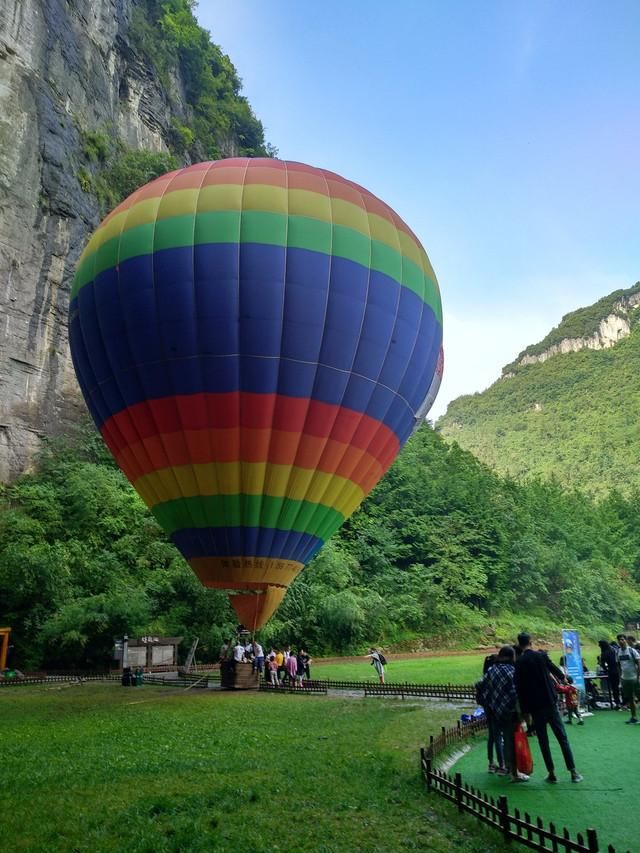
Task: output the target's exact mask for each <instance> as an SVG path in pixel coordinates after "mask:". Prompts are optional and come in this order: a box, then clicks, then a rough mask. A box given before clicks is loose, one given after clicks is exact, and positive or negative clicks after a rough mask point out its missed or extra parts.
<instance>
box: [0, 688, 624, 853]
mask: <svg viewBox="0 0 640 853" xmlns="http://www.w3.org/2000/svg"><path fill="white" fill-rule="evenodd" d="M459 713H460V710H459V709H457V710H456V709H446V708H441V707H438V706H435V705H434V704H428V703H415V704H413V703H409V702H402V701H395V700H388V699H369V700H365V699H361V698H358V699H354V698H351V699H347V698H345V699H334V698H330V697H316V696H295V695H277V694H274V695H264V694H262V695H260V694H258V693H223V692H218V691H201V692H198V693H196V692H195V691H191V692H183V691H180V692H178V691H176V690H170V689H168V688H167V689H165V690H163V689H162V688H160V687H153V686H145V687H140V688H137V689H135V690H132V689H124V688H122V687H120V686H119V685H116V684H109V685H93V684H86V685H84V686H80V685H73V686H69V687H47V688H43V687H42V688H41V687H24V688H13V689H7V688H5V689H3V690H2V691H0V718H1V719H2V726H1V730H2V743H1V747H0V748H1V750H2V760H1V761H0V791H2V796H0V849H1V850H3V851H5V850H6V851H9V850H11V851H12V852H13V851H19V850H28V851H30V852H32V853H36V852H37V853H45V851H46V853H51V851H123V850H126V851H128V852H129V851H149V853H162V851H192V850H193V851H199V850H202V851H205V850H206V851H209V850H226V851H240V850H241V851H243V853H244V851H263V850H264V851H266V850H286V851H297V850H303V851H304V850H310V851H398V850H402V849H418V848H420V849H423V850H429V851H441V852H442V853H445V851H446V853H450V851H453V850H455V851H461V853H466V851H468V853H475V851H477V853H480V851H484V853H490V851H496V853H498V852H499V851H505V850H507V849H508V848H507V847H505V846H504V844H503V842H502V839H501V837H500V836H499V835H498V834H497V833H495V832H492V831H491V830H489V829H485V828H484V827H482V826H481V825H479V824H478V823H477V822H476V821H474V820H473V819H472V818H471V817H469V816H459V815H458V814H457V813H456V811H455V809H453V808H451V807H450V806H449V804H448V803H446V802H444V801H442V800H441V799H439V798H438V797H436V796H435V795H431V796H429V795H427V793H426V790H425V788H424V785H423V783H422V780H421V778H420V772H419V747H420V745H421V744H424V743H425V741H426V739H427V736H428V734H430V733H436V732H438V730H439V728H440V726H441V725H447V724H451V723H452V722H453V721H454V719H455V718H457V716H458V715H459ZM628 734H630V735H634V734H636V735H639V736H640V732H629V733H628Z"/></svg>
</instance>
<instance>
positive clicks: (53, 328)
mask: <svg viewBox="0 0 640 853" xmlns="http://www.w3.org/2000/svg"><path fill="white" fill-rule="evenodd" d="M173 5H174V6H176V4H175V3H174V4H173ZM178 5H180V4H178ZM182 5H183V6H184V7H185V8H184V9H180V10H179V13H180V14H181V16H182V17H181V19H180V20H181V22H184V21H185V20H186V23H187V26H188V27H189V28H190V29H188V31H187V32H188V33H190V34H191V35H192V36H193V34H194V33H195V38H194V41H196V42H197V43H198V44H200V45H201V44H202V38H200V40H199V41H198V37H200V36H201V35H202V32H204V31H199V28H198V25H197V21H196V20H195V18H193V16H192V14H191V11H190V6H189V4H188V3H187V2H185V3H183V4H182ZM162 14H167V13H166V12H165V11H163V7H162V5H161V4H158V3H157V2H155V0H92V2H91V3H87V2H85V0H0V482H2V481H7V480H10V479H12V478H13V477H15V476H16V475H18V474H19V473H21V472H22V471H24V470H26V469H28V468H29V466H30V464H31V463H32V461H33V458H34V456H35V454H36V452H37V450H38V448H39V446H40V443H41V440H42V437H43V436H45V435H55V434H57V433H60V432H64V431H66V430H67V429H68V428H69V427H70V425H71V424H72V423H74V422H77V420H78V419H79V417H80V416H81V415H84V413H85V408H84V403H83V402H82V400H81V398H80V394H79V390H78V388H77V385H76V381H75V376H74V372H73V367H72V364H71V360H70V356H69V348H68V343H67V308H68V299H69V287H70V282H71V279H72V277H73V272H74V268H75V264H76V261H77V259H78V256H79V254H80V252H81V250H82V248H83V245H84V243H85V241H86V239H87V236H88V235H89V233H90V232H91V231H92V230H93V229H94V228H95V227H96V225H97V224H98V222H99V221H100V219H101V215H102V214H103V213H104V212H105V206H109V205H108V203H110V204H113V203H114V198H113V195H112V194H111V195H110V196H109V197H108V199H107V202H105V198H104V196H105V195H108V194H109V192H110V188H109V187H108V186H106V182H105V181H103V185H102V188H103V198H102V199H101V205H102V210H100V209H99V202H98V198H99V197H100V194H99V192H98V191H97V190H98V189H99V182H96V181H95V180H93V179H94V178H95V177H96V175H95V168H94V164H92V163H90V162H89V160H90V159H92V158H93V159H95V158H96V156H98V155H101V154H102V153H103V150H104V148H105V147H108V146H111V151H112V152H113V151H114V150H115V151H123V150H126V151H136V150H138V151H144V152H151V153H153V152H168V150H169V145H170V144H171V143H172V141H173V143H174V144H173V153H176V144H175V140H176V128H177V129H178V130H179V132H180V133H181V134H182V139H183V141H184V139H186V140H187V141H188V143H189V144H190V145H191V151H190V152H189V151H188V150H187V149H186V148H184V149H183V150H182V149H181V150H180V151H179V152H178V154H179V156H178V161H180V160H182V161H183V162H188V161H189V160H190V159H192V158H193V157H198V159H205V158H206V155H207V154H209V156H227V155H228V154H230V153H233V152H234V151H236V150H237V149H238V145H237V135H236V137H235V138H234V133H233V128H232V127H231V129H230V126H229V122H228V121H227V122H226V124H224V126H222V125H221V127H220V128H219V129H216V128H215V127H213V128H212V125H211V122H208V121H207V120H206V116H205V119H204V120H203V119H202V114H203V108H201V110H200V127H206V128H207V131H206V132H207V133H208V134H209V137H208V144H203V143H202V140H201V139H199V138H198V136H197V133H196V134H195V136H194V134H193V133H192V132H191V131H190V130H189V128H188V127H187V125H188V123H189V117H190V116H191V117H193V115H194V111H193V110H192V108H191V104H192V103H194V101H193V99H192V100H191V101H190V100H189V93H185V87H184V86H183V85H182V84H181V75H180V65H179V64H178V65H176V67H175V68H174V69H171V68H170V67H169V64H168V63H167V62H166V60H164V59H163V63H162V68H161V71H158V70H157V68H158V66H157V65H156V64H154V62H153V61H152V59H151V58H149V56H148V55H147V54H145V53H144V51H143V50H141V49H140V47H139V41H140V39H138V41H136V38H135V32H134V29H135V26H134V23H135V21H136V20H137V21H138V22H140V21H142V22H143V24H142V26H143V27H144V28H145V29H144V33H145V38H147V40H149V38H150V37H149V33H151V42H152V43H153V42H154V39H155V45H156V48H155V49H156V54H158V53H162V55H163V57H164V56H166V55H171V56H173V57H174V58H175V57H176V56H177V51H176V49H175V46H174V48H173V53H172V54H171V53H170V51H169V50H167V51H166V52H163V51H162V43H161V39H162V37H163V36H162V28H161V27H159V26H158V16H159V15H162ZM154 15H155V18H154ZM138 27H139V28H140V24H138ZM154 27H155V30H154ZM205 42H206V39H205ZM158 44H160V51H159V50H158ZM134 45H135V47H134ZM201 49H202V48H201ZM209 50H210V53H209V54H208V55H207V57H206V61H207V62H210V63H213V64H215V62H216V61H217V60H218V59H219V58H220V57H222V56H223V55H222V54H220V52H219V49H218V48H216V47H215V46H211V47H210V49H209ZM216 51H217V53H216ZM226 59H227V58H226V57H223V60H226ZM156 61H157V56H156ZM219 66H220V67H219V68H218V71H220V73H221V74H225V75H226V78H225V79H227V80H228V81H230V82H229V84H228V86H227V89H228V95H227V98H228V102H231V101H233V99H234V98H235V99H236V104H237V103H240V105H241V110H240V111H238V109H236V110H235V112H234V115H239V114H241V113H242V115H243V116H244V118H243V121H244V126H245V129H246V127H248V128H249V130H250V131H251V132H252V133H253V134H254V137H256V138H257V139H258V142H260V141H261V133H262V126H261V125H260V123H259V122H258V121H257V119H255V117H254V116H253V114H252V113H251V110H250V107H249V106H248V105H247V103H246V101H245V99H243V98H241V96H240V95H239V88H240V84H239V81H238V78H237V76H236V74H235V69H233V66H232V65H231V64H230V62H225V61H221V62H219ZM213 70H214V73H215V72H216V69H215V68H214V69H213ZM161 78H162V82H160V80H161ZM192 88H193V84H192ZM191 94H193V93H191ZM196 96H197V93H196ZM232 106H233V105H232ZM242 111H244V112H242ZM196 112H197V104H196ZM212 133H213V134H216V133H217V140H219V144H217V145H216V146H215V152H213V149H212V146H211V144H210V143H211V134H212ZM205 142H207V140H205ZM89 143H90V144H89ZM91 146H93V150H92V149H91ZM96 148H97V149H99V150H98V152H97V154H96ZM258 153H259V149H258ZM158 156H160V154H158ZM92 169H93V172H92ZM162 171H166V169H162ZM145 179H148V178H145ZM140 182H141V183H144V180H141V181H140ZM105 186H106V191H107V192H106V193H105ZM128 191H129V190H128Z"/></svg>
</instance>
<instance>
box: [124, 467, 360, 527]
mask: <svg viewBox="0 0 640 853" xmlns="http://www.w3.org/2000/svg"><path fill="white" fill-rule="evenodd" d="M134 487H135V489H136V491H137V492H138V493H139V494H140V496H141V497H142V499H143V500H144V502H145V503H146V504H147V505H148V506H150V507H153V506H155V505H156V504H158V503H164V502H166V501H171V500H177V499H178V498H187V497H197V496H200V495H202V496H205V495H207V496H208V495H237V494H244V495H261V494H265V495H269V496H271V497H275V498H284V497H287V498H291V499H292V500H299V501H308V502H310V503H317V504H322V505H323V506H328V507H331V508H332V509H334V510H336V511H337V512H340V513H342V514H343V515H344V516H347V515H350V514H351V513H352V512H353V511H354V509H355V508H356V507H357V506H358V505H359V504H360V503H361V501H362V500H363V498H364V491H363V489H362V488H361V487H360V486H358V485H357V484H356V483H353V482H352V481H351V480H348V479H346V478H345V477H339V476H337V475H336V474H327V473H326V472H324V471H313V470H310V469H308V468H299V467H297V466H295V465H275V464H271V463H268V462H240V463H238V462H223V463H219V464H216V463H206V464H200V465H180V466H174V467H171V468H161V469H159V470H157V471H153V472H152V473H151V474H145V475H144V476H142V477H139V478H138V479H137V480H136V481H135V482H134Z"/></svg>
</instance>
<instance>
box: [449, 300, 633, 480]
mask: <svg viewBox="0 0 640 853" xmlns="http://www.w3.org/2000/svg"><path fill="white" fill-rule="evenodd" d="M639 299H640V284H636V285H635V286H634V287H632V288H629V289H628V290H620V291H616V292H615V293H612V294H610V295H609V296H607V297H604V298H603V299H601V300H600V301H599V302H597V303H596V304H595V305H592V306H589V307H588V308H582V309H580V310H578V311H574V312H572V313H571V314H568V315H567V316H566V317H564V318H563V320H562V322H561V323H560V324H559V326H557V327H556V328H555V329H553V330H552V332H550V333H549V335H547V337H546V338H545V339H544V340H543V341H541V342H540V343H539V344H536V345H534V346H531V347H528V348H527V349H526V350H525V351H524V352H522V353H521V354H520V355H519V356H518V359H517V360H516V361H515V362H514V363H513V364H510V365H507V367H505V368H504V371H503V376H502V378H500V379H499V380H498V381H497V382H495V383H494V384H493V385H492V386H491V387H490V388H488V389H487V390H486V391H484V392H482V393H481V394H474V395H471V396H465V397H460V398H458V399H457V400H455V401H454V402H453V403H451V404H450V405H449V408H448V410H447V413H446V415H445V416H444V417H442V418H441V419H440V420H439V421H438V424H437V429H438V431H439V432H440V433H441V435H443V436H444V437H445V438H447V439H448V440H455V441H456V442H457V443H458V444H459V445H460V446H461V447H463V448H465V449H466V450H469V451H471V452H472V453H473V454H474V455H475V456H477V457H478V458H479V459H481V460H482V461H484V462H486V463H487V464H488V465H490V466H491V467H492V468H494V469H495V470H496V471H497V472H499V473H501V474H507V475H510V476H512V477H516V478H527V477H532V476H533V477H537V476H540V477H543V478H546V479H549V478H550V477H554V478H555V479H556V480H557V481H558V482H559V483H562V484H564V485H566V486H569V487H578V488H581V489H584V490H586V491H588V492H589V493H591V494H594V495H604V494H606V493H607V492H608V491H609V490H611V489H620V490H621V491H623V492H625V493H627V494H629V493H631V492H632V491H633V490H635V489H638V488H640V464H638V463H639V459H640V456H639V450H640V385H639V383H638V376H640V328H639V326H638V311H639V309H638V300H639Z"/></svg>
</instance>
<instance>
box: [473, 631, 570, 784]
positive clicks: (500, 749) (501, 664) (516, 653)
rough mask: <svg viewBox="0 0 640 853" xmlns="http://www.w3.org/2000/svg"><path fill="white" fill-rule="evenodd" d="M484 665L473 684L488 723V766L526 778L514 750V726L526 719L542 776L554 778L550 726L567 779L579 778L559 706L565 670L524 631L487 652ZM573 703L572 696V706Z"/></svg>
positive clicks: (566, 684) (493, 770) (565, 682)
mask: <svg viewBox="0 0 640 853" xmlns="http://www.w3.org/2000/svg"><path fill="white" fill-rule="evenodd" d="M484 670H485V671H484V675H483V677H482V680H481V681H480V682H479V683H478V685H477V690H478V699H479V701H480V704H481V705H482V706H483V707H484V709H485V713H486V715H487V724H488V728H489V740H488V746H487V750H488V759H489V772H491V773H498V774H499V775H503V776H508V777H509V778H510V779H511V781H512V782H528V781H529V776H528V775H526V774H525V773H522V772H521V771H519V770H518V768H517V764H516V753H515V736H516V731H517V728H519V727H520V725H521V724H522V722H524V723H525V724H526V725H527V726H528V727H529V729H530V730H532V731H534V732H535V734H536V736H537V738H538V745H539V747H540V752H541V753H542V758H543V761H544V764H545V767H546V769H547V776H546V781H547V782H548V783H550V784H554V783H556V782H557V781H558V779H557V776H556V771H555V765H554V761H553V756H552V755H551V749H550V746H549V732H548V729H551V731H552V733H553V735H554V737H555V738H556V740H557V741H558V744H559V745H560V749H561V751H562V755H563V758H564V762H565V765H566V768H567V770H568V771H569V774H570V776H571V781H572V782H582V779H583V777H582V775H581V774H580V773H579V772H578V770H577V769H576V765H575V761H574V758H573V753H572V751H571V746H570V744H569V740H568V738H567V733H566V731H565V728H564V724H563V722H562V718H561V716H560V711H559V708H558V687H571V684H570V682H569V680H568V676H567V675H566V673H565V672H564V671H563V670H562V669H560V667H558V666H556V665H555V664H554V663H553V662H552V661H551V659H550V658H549V656H548V655H547V654H546V652H543V651H535V650H534V649H533V648H532V647H531V637H530V636H529V634H527V633H524V632H523V633H521V634H519V635H518V643H517V645H516V646H503V647H502V648H501V649H500V651H499V652H498V654H497V655H492V656H489V658H487V659H486V660H485V666H484ZM567 693H569V691H567ZM570 703H571V698H570ZM577 704H578V703H577V701H576V703H575V707H576V708H577ZM578 722H580V718H578ZM494 752H495V757H496V759H497V763H494Z"/></svg>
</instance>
